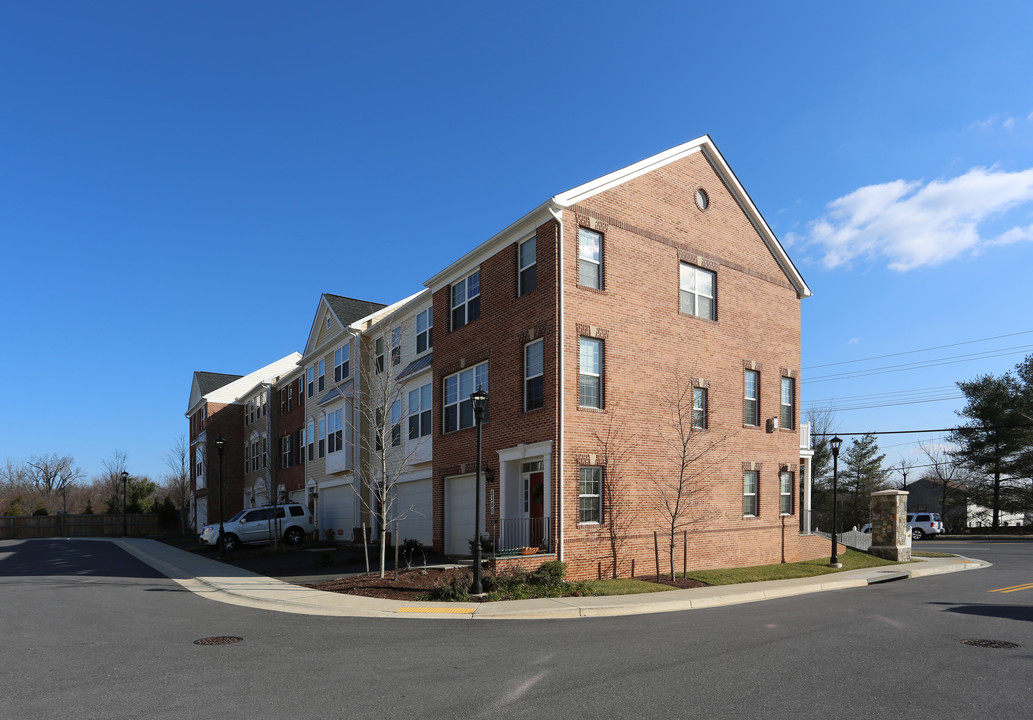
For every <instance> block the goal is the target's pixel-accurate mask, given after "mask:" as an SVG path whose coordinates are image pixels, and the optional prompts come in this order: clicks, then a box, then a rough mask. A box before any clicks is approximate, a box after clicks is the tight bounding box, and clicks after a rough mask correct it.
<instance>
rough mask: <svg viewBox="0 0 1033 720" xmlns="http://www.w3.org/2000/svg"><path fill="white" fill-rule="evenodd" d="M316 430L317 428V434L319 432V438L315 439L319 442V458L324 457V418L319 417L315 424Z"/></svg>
mask: <svg viewBox="0 0 1033 720" xmlns="http://www.w3.org/2000/svg"><path fill="white" fill-rule="evenodd" d="M317 428H318V432H319V437H318V438H317V439H318V441H319V457H326V418H325V417H323V416H320V418H319V421H318V423H317Z"/></svg>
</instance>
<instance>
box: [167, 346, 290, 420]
mask: <svg viewBox="0 0 1033 720" xmlns="http://www.w3.org/2000/svg"><path fill="white" fill-rule="evenodd" d="M299 360H301V354H300V353H296V352H294V353H291V354H290V355H288V356H286V357H283V358H280V359H279V360H277V361H275V362H271V363H269V364H268V365H266V366H265V367H262V368H259V369H258V370H255V371H254V372H252V373H249V374H247V375H222V374H219V373H202V372H195V373H194V382H193V383H191V388H190V402H189V405H188V406H187V412H186V414H187V415H188V416H189V415H190V414H191V413H193V412H194V411H195V410H196V409H197V406H198V405H199V404H200V402H201V400H205V401H206V402H217V403H223V404H227V405H228V404H231V403H237V402H242V401H243V399H244V397H245V396H247V395H249V394H250V393H251V392H252V391H253V390H254V389H255V388H256V387H257V386H258V385H259V384H261V383H264V382H273V381H275V380H276V378H278V377H280V376H281V375H285V374H287V373H289V372H292V371H293V370H294V368H295V367H297V364H298V361H299ZM199 376H206V377H205V379H204V380H205V382H206V383H214V382H218V380H217V378H230V381H229V382H226V383H223V384H221V385H218V386H216V387H214V388H213V389H210V390H208V392H202V388H201V385H200V384H199V382H198V377H199Z"/></svg>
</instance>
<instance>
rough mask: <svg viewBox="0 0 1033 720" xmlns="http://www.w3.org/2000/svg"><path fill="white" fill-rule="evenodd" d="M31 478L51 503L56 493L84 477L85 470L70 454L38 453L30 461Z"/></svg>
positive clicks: (46, 500) (45, 498) (45, 499)
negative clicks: (80, 467) (81, 468)
mask: <svg viewBox="0 0 1033 720" xmlns="http://www.w3.org/2000/svg"><path fill="white" fill-rule="evenodd" d="M27 465H28V468H29V470H28V472H29V478H30V479H31V480H32V483H33V485H34V486H35V487H36V489H37V490H39V491H40V492H41V493H42V494H43V497H44V501H45V502H46V503H47V504H49V503H50V500H51V498H52V496H53V494H54V493H60V492H61V491H62V490H64V489H65V488H67V487H68V486H69V485H71V484H73V483H75V482H77V481H78V480H80V479H82V478H83V477H84V475H83V471H82V470H80V469H79V467H78V466H77V465H76V464H75V460H73V459H72V458H71V457H70V456H68V455H62V456H58V455H57V454H56V453H51V454H50V455H36V456H34V457H33V458H32V459H31V460H29V462H28V463H27Z"/></svg>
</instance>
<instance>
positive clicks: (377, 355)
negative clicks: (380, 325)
mask: <svg viewBox="0 0 1033 720" xmlns="http://www.w3.org/2000/svg"><path fill="white" fill-rule="evenodd" d="M382 372H384V336H383V335H381V336H380V337H378V338H377V339H376V340H374V341H373V374H374V375H379V374H380V373H382Z"/></svg>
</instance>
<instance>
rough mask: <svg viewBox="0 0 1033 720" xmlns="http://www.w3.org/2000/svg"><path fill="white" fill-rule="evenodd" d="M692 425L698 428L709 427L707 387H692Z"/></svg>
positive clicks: (704, 428)
mask: <svg viewBox="0 0 1033 720" xmlns="http://www.w3.org/2000/svg"><path fill="white" fill-rule="evenodd" d="M692 427H694V428H695V429H697V430H706V429H707V389H706V388H702V387H694V388H692Z"/></svg>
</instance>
